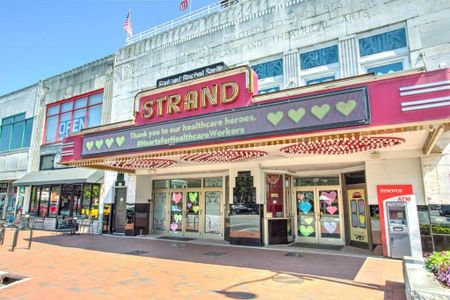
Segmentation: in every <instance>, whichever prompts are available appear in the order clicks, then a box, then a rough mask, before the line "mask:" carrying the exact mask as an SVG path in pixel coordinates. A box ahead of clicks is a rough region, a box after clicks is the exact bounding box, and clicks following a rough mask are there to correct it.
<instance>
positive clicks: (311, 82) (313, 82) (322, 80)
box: [305, 75, 336, 85]
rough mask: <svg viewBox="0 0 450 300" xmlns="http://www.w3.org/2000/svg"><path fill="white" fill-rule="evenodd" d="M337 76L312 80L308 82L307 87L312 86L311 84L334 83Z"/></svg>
mask: <svg viewBox="0 0 450 300" xmlns="http://www.w3.org/2000/svg"><path fill="white" fill-rule="evenodd" d="M335 79H336V76H335V75H331V76H324V77H320V78H317V79H310V80H306V82H305V83H306V85H311V84H317V83H322V82H327V81H332V80H335Z"/></svg>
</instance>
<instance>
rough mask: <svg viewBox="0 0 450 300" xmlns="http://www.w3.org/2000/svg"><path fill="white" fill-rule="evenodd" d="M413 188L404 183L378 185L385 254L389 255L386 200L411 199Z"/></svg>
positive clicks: (407, 200)
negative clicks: (385, 211) (385, 213)
mask: <svg viewBox="0 0 450 300" xmlns="http://www.w3.org/2000/svg"><path fill="white" fill-rule="evenodd" d="M412 195H413V188H412V185H411V184H403V185H377V196H378V209H379V213H380V231H381V243H382V245H383V255H384V256H387V255H388V254H387V240H386V220H385V218H384V202H385V201H387V200H395V201H405V202H409V201H411V196H412Z"/></svg>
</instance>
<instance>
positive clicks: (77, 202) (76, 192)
mask: <svg viewBox="0 0 450 300" xmlns="http://www.w3.org/2000/svg"><path fill="white" fill-rule="evenodd" d="M82 194H83V191H82V188H81V185H74V187H73V203H72V215H73V216H77V215H79V214H80V212H81V196H82Z"/></svg>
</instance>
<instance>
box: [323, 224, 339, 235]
mask: <svg viewBox="0 0 450 300" xmlns="http://www.w3.org/2000/svg"><path fill="white" fill-rule="evenodd" d="M323 227H325V230H326V231H328V233H329V234H332V233H333V232H334V231H335V230H336V227H337V224H336V223H335V222H324V223H323Z"/></svg>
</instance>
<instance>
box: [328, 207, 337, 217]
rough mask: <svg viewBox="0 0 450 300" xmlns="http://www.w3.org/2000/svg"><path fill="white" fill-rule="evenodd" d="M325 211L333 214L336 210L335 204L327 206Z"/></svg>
mask: <svg viewBox="0 0 450 300" xmlns="http://www.w3.org/2000/svg"><path fill="white" fill-rule="evenodd" d="M327 211H328V212H329V213H330V215H334V213H335V212H336V211H337V207H336V206H328V207H327Z"/></svg>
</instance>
